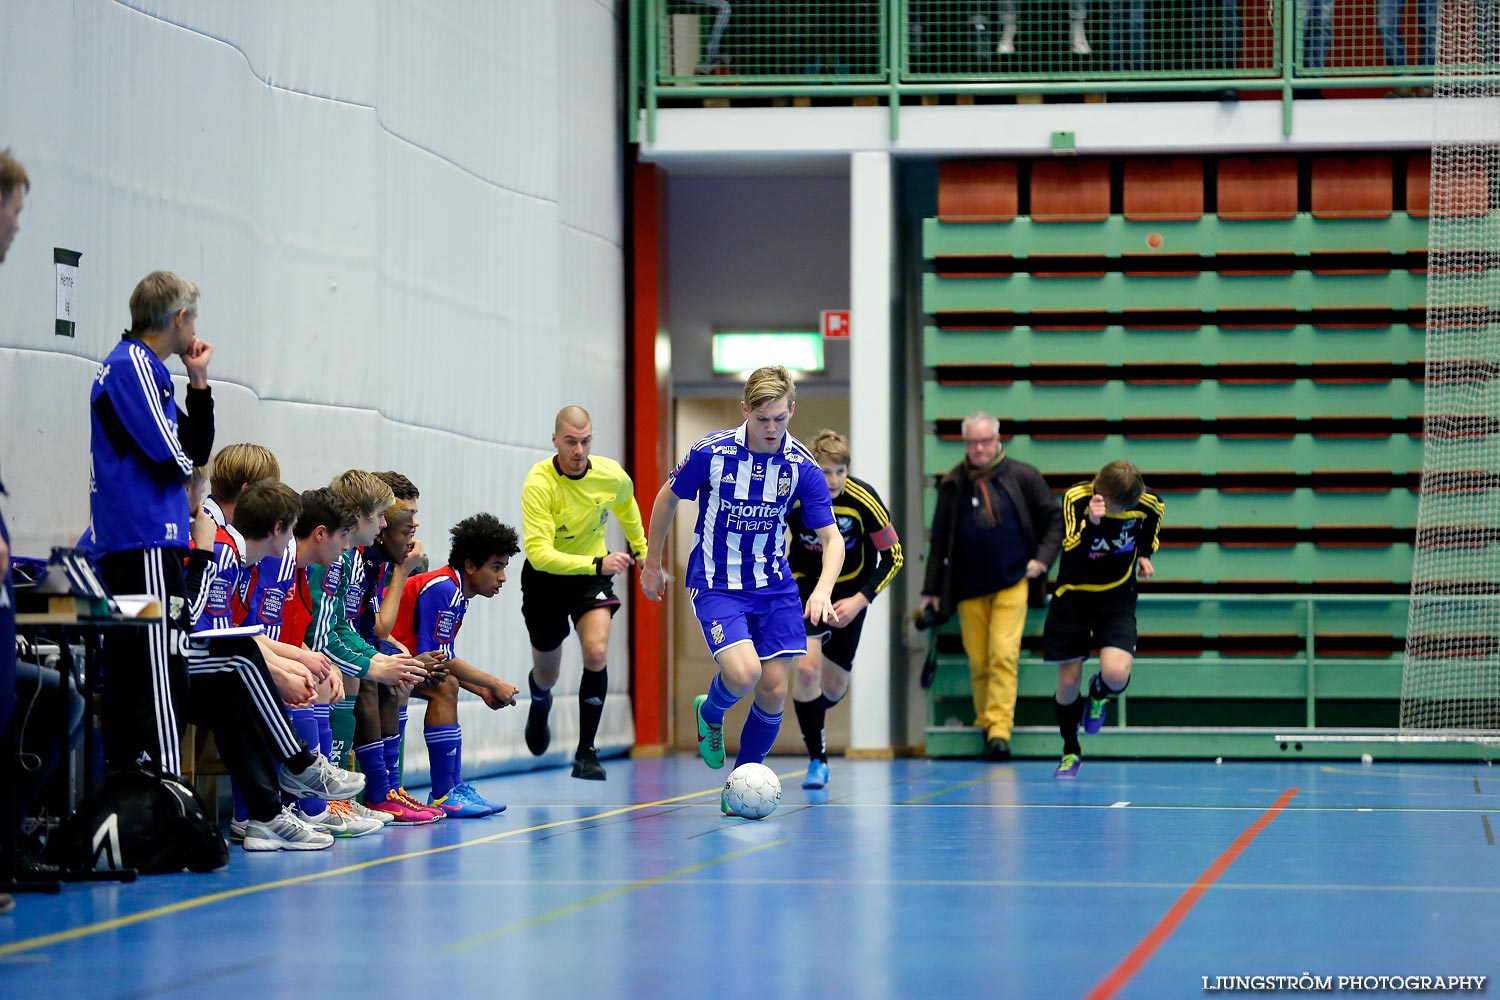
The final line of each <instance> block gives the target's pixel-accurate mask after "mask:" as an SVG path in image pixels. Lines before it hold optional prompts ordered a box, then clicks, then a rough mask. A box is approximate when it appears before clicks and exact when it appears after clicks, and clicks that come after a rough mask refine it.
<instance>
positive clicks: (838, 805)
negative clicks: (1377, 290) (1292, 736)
mask: <svg viewBox="0 0 1500 1000" xmlns="http://www.w3.org/2000/svg"><path fill="white" fill-rule="evenodd" d="M791 804H793V805H796V804H797V803H791ZM1127 804H1128V805H1129V806H1130V809H1131V811H1132V812H1144V811H1146V810H1159V811H1167V812H1170V811H1174V810H1175V811H1179V812H1181V811H1198V812H1255V811H1259V812H1265V808H1266V807H1265V806H1263V805H1248V806H1210V805H1195V804H1184V805H1144V804H1141V803H1135V802H1131V803H1127ZM717 807H718V804H717V803H715V808H717ZM809 808H812V809H1114V808H1117V806H1116V805H1114V804H1105V803H1102V802H1099V803H1085V802H825V803H821V804H818V805H813V806H810V807H809ZM1494 811H1495V810H1494V809H1493V808H1488V809H1485V808H1477V807H1476V808H1472V809H1460V808H1453V809H1442V808H1437V807H1421V808H1418V807H1416V806H1377V807H1375V808H1373V809H1372V808H1370V807H1368V806H1287V808H1286V812H1288V813H1322V812H1331V813H1340V812H1375V813H1440V814H1442V815H1450V814H1451V815H1463V814H1474V815H1479V814H1483V813H1492V812H1494ZM775 817H776V813H772V814H771V815H770V816H768V817H766V819H764V820H761V821H760V822H763V823H764V822H769V821H770V820H772V819H774V818H775Z"/></svg>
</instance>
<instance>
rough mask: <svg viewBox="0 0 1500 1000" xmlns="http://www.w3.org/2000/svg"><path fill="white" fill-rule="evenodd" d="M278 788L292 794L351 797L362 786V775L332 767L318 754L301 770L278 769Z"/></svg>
mask: <svg viewBox="0 0 1500 1000" xmlns="http://www.w3.org/2000/svg"><path fill="white" fill-rule="evenodd" d="M281 790H282V791H283V792H286V793H287V794H288V795H290V796H292V797H293V798H297V799H300V798H306V797H307V796H312V797H314V798H319V799H352V798H354V796H356V795H358V794H359V793H360V792H363V791H364V790H365V776H364V775H362V774H354V773H353V772H351V771H345V770H343V769H342V768H338V767H334V766H333V765H332V764H331V763H329V761H328V758H327V757H324V756H323V755H322V754H318V755H317V756H316V757H314V758H313V762H312V765H311V766H310V767H308V768H307V769H306V770H303V771H292V770H290V769H288V768H285V767H283V768H282V769H281Z"/></svg>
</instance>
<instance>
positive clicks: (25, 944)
mask: <svg viewBox="0 0 1500 1000" xmlns="http://www.w3.org/2000/svg"><path fill="white" fill-rule="evenodd" d="M720 791H721V789H719V788H711V789H708V790H707V791H702V792H691V793H689V794H687V795H677V796H673V797H672V798H670V799H657V800H656V801H655V802H642V803H640V804H639V805H633V806H623V807H621V808H619V809H611V810H610V811H608V812H602V813H595V814H593V815H592V816H580V817H577V818H576V819H560V820H554V821H552V822H551V823H541V824H538V825H537V826H528V827H526V828H524V829H521V830H506V831H505V832H504V833H494V834H490V835H489V836H487V837H478V838H476V839H474V840H466V841H464V842H463V843H461V844H445V845H444V846H442V847H431V848H428V849H426V850H422V851H409V852H407V853H405V854H394V855H392V856H390V857H388V858H376V859H374V860H372V861H362V862H360V863H359V864H354V865H345V866H344V867H342V868H335V869H333V870H331V871H326V872H316V873H313V874H310V875H298V876H296V877H295V878H284V879H278V880H277V881H275V882H263V883H261V884H260V885H247V886H242V887H240V888H238V889H228V890H225V891H224V892H214V893H209V894H208V895H206V896H199V897H197V898H196V899H184V900H182V901H181V902H177V903H171V904H169V905H167V906H158V907H155V908H154V909H150V910H142V911H141V912H140V913H132V914H131V915H129V916H126V917H115V918H114V919H112V920H101V921H99V922H98V923H93V924H86V925H84V926H82V927H74V928H71V929H69V930H65V931H57V932H55V933H52V934H42V935H39V936H37V937H32V938H24V939H22V940H20V941H12V942H11V943H10V944H5V945H0V957H3V956H6V955H14V954H17V953H18V952H23V951H33V950H35V949H37V948H47V947H50V946H52V945H55V944H62V943H64V942H67V941H77V940H79V939H80V938H86V937H92V936H93V935H95V934H103V933H105V932H107V931H114V930H119V929H120V928H122V927H129V926H131V925H133V924H140V923H145V922H146V921H148V920H155V919H157V918H159V917H167V916H171V915H172V914H174V913H183V912H186V911H188V910H196V909H197V908H199V907H200V906H208V905H210V904H213V903H222V902H224V901H226V900H230V899H238V898H240V897H241V896H251V895H254V894H255V893H258V892H269V891H271V890H272V889H285V888H287V887H288V886H294V885H305V884H306V883H308V882H317V881H319V880H321V879H329V878H336V877H338V876H340V875H350V874H353V873H354V872H360V871H366V870H368V869H370V868H378V867H380V866H381V865H389V864H394V863H396V862H398V861H409V860H411V859H412V858H424V857H430V856H432V855H434V854H443V853H445V852H447V851H458V850H462V849H463V848H466V847H474V846H476V845H478V844H489V843H493V842H495V841H497V840H505V839H507V838H510V837H519V836H520V835H521V834H523V833H536V832H537V831H538V830H553V829H556V828H557V827H561V826H571V825H574V824H577V823H591V822H594V821H595V820H601V819H608V818H610V817H611V816H620V815H623V814H624V813H629V812H638V811H639V810H642V809H654V808H656V807H657V806H665V805H670V804H672V803H673V802H685V801H688V800H690V799H701V798H703V797H704V796H706V795H717V794H718V793H719V792H720ZM726 860H727V859H726Z"/></svg>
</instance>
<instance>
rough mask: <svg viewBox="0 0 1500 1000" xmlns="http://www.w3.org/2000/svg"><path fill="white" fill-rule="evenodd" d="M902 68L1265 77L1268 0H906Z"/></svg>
mask: <svg viewBox="0 0 1500 1000" xmlns="http://www.w3.org/2000/svg"><path fill="white" fill-rule="evenodd" d="M906 7H907V11H908V17H907V21H906V35H905V42H906V45H905V55H906V65H905V67H904V70H905V75H906V76H907V77H908V78H912V79H919V78H934V77H951V76H954V75H959V76H982V77H1002V78H1007V79H1016V78H1038V79H1040V78H1046V79H1079V78H1116V79H1137V78H1151V77H1186V76H1265V75H1268V74H1271V73H1274V72H1276V71H1277V69H1278V67H1279V60H1278V59H1277V55H1278V53H1279V51H1280V43H1279V37H1280V35H1279V31H1278V29H1279V25H1280V20H1281V19H1280V17H1278V16H1277V15H1278V9H1279V5H1276V4H1267V3H1265V2H1264V0H1255V2H1245V3H1242V2H1241V0H1115V2H1102V0H1094V2H1089V0H1056V2H1047V0H1037V2H1026V0H908V3H907V5H906Z"/></svg>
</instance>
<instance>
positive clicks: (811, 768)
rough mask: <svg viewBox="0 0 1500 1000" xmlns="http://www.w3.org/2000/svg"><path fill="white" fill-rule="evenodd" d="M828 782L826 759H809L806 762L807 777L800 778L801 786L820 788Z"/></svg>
mask: <svg viewBox="0 0 1500 1000" xmlns="http://www.w3.org/2000/svg"><path fill="white" fill-rule="evenodd" d="M827 784H828V761H826V760H810V761H808V762H807V777H805V778H803V779H802V787H803V788H822V787H823V786H825V785H827Z"/></svg>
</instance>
